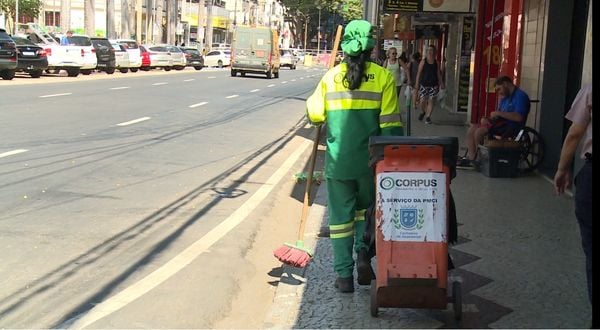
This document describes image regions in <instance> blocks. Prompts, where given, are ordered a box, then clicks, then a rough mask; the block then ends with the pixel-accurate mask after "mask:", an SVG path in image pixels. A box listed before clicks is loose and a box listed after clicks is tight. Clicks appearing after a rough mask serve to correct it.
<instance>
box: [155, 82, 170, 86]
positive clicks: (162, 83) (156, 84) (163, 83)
mask: <svg viewBox="0 0 600 330" xmlns="http://www.w3.org/2000/svg"><path fill="white" fill-rule="evenodd" d="M166 84H167V83H166V82H159V83H154V84H152V86H160V85H166Z"/></svg>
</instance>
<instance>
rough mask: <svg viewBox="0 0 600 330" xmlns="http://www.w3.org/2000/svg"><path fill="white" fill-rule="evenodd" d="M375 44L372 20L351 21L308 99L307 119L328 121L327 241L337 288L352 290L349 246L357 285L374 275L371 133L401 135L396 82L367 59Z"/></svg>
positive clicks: (366, 282)
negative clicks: (369, 226) (369, 221)
mask: <svg viewBox="0 0 600 330" xmlns="http://www.w3.org/2000/svg"><path fill="white" fill-rule="evenodd" d="M374 46H375V40H374V39H373V37H372V31H371V24H370V23H369V22H367V21H364V20H354V21H351V22H350V23H348V25H347V26H346V28H345V29H344V36H343V39H342V42H341V47H342V50H343V51H344V55H345V59H344V61H343V62H342V63H340V64H339V65H337V66H335V67H333V68H332V69H330V70H329V71H327V73H325V75H324V76H323V78H322V79H321V81H320V82H319V84H318V85H317V88H316V89H315V91H314V93H313V94H312V95H311V96H310V97H309V99H308V100H307V101H306V106H307V114H308V118H309V120H310V121H311V122H312V123H313V124H315V125H320V124H323V123H327V125H326V127H327V152H326V158H325V176H326V179H327V193H328V199H329V203H328V211H329V230H330V239H331V244H332V246H333V255H334V270H335V272H336V273H337V276H338V277H337V279H336V281H335V284H334V285H335V287H336V288H337V289H338V290H339V291H341V292H353V291H354V276H353V274H354V258H353V253H352V252H353V248H354V251H355V252H356V254H357V273H358V284H360V285H368V284H370V283H371V280H372V279H374V278H375V274H374V272H373V269H372V268H371V261H370V258H369V256H368V255H367V248H368V246H367V244H366V243H365V242H364V240H363V234H364V231H365V227H366V224H365V211H366V209H367V208H368V207H369V206H370V205H371V204H372V203H373V202H374V200H375V187H374V182H375V181H374V178H373V172H372V170H371V168H370V167H369V151H368V143H369V137H371V136H377V135H403V128H402V122H401V117H400V112H399V110H398V98H397V95H396V82H395V81H394V77H393V75H392V74H391V73H390V72H389V71H388V70H386V69H385V68H383V67H381V66H379V65H377V64H375V63H373V62H371V60H370V57H371V50H372V49H373V47H374Z"/></svg>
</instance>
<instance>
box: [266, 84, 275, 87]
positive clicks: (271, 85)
mask: <svg viewBox="0 0 600 330" xmlns="http://www.w3.org/2000/svg"><path fill="white" fill-rule="evenodd" d="M274 86H275V84H270V85H269V86H267V87H274Z"/></svg>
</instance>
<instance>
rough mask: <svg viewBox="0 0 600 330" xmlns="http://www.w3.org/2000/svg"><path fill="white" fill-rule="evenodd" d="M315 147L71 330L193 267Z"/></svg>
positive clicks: (288, 162)
mask: <svg viewBox="0 0 600 330" xmlns="http://www.w3.org/2000/svg"><path fill="white" fill-rule="evenodd" d="M311 144H312V142H311V141H309V140H306V141H304V142H303V143H302V144H301V145H300V147H299V148H298V149H296V150H295V151H294V152H293V153H292V154H291V155H290V157H288V159H286V160H285V162H283V164H282V165H281V167H279V168H278V169H277V170H276V171H275V173H273V175H271V177H270V178H269V179H268V180H267V181H266V182H265V184H264V185H262V186H261V187H260V188H258V190H257V191H256V192H255V193H254V195H252V196H251V197H250V198H248V200H247V201H246V202H245V203H244V204H243V205H241V207H240V208H238V209H237V210H236V211H235V212H233V213H232V214H231V215H230V216H229V217H228V218H227V219H225V220H224V221H222V222H221V223H220V224H218V225H217V226H216V227H214V228H213V229H212V230H211V231H209V232H208V233H207V234H206V235H204V236H202V237H201V238H200V239H199V240H197V241H196V242H194V243H193V244H192V245H190V246H189V247H188V248H186V249H185V250H183V251H182V252H181V253H179V254H178V255H176V256H175V257H174V258H173V259H171V260H169V261H168V262H167V263H166V264H164V265H163V266H161V267H160V268H158V269H157V270H155V271H153V272H152V273H150V274H149V275H147V276H146V277H144V278H143V279H141V280H139V281H138V282H136V283H134V284H132V285H131V286H129V287H127V288H125V289H124V290H123V291H121V292H119V293H117V294H115V295H114V296H112V297H110V298H108V299H106V300H105V301H103V302H100V303H99V304H97V305H95V306H94V307H93V308H92V309H91V310H90V311H89V312H87V313H86V314H84V315H83V316H82V317H81V318H79V319H78V320H76V321H75V322H74V323H73V325H72V326H71V327H70V328H72V329H82V328H85V327H87V326H89V325H91V324H93V323H94V322H96V321H98V320H100V319H102V318H103V317H105V316H107V315H110V314H112V313H114V312H116V311H118V310H119V309H121V308H123V307H125V306H127V305H128V304H129V303H131V302H133V301H135V300H136V299H138V298H139V297H141V296H143V295H144V294H146V293H147V292H149V291H150V290H152V289H154V288H156V287H157V286H159V285H160V284H162V283H163V282H164V281H166V280H167V279H169V278H170V277H171V276H173V275H175V274H177V273H178V272H179V271H180V270H182V269H183V268H184V267H186V266H187V265H189V264H190V263H191V262H192V261H194V259H196V258H197V257H198V256H199V255H201V254H202V253H204V252H206V251H207V250H208V249H209V248H210V247H211V246H212V245H213V244H215V243H216V242H218V241H219V240H220V239H221V238H223V237H224V236H225V235H227V234H228V233H229V232H230V231H231V230H232V229H234V228H235V227H237V226H238V225H239V224H240V223H242V222H243V221H244V220H245V219H246V217H247V216H248V215H249V214H251V213H252V211H254V209H255V208H256V207H257V206H259V205H261V203H262V202H263V200H264V199H265V198H267V196H268V195H269V194H270V193H271V191H272V190H273V188H275V186H276V185H277V184H278V183H279V182H280V181H281V180H282V179H283V178H284V177H285V176H286V174H287V173H288V172H289V171H290V169H291V168H292V166H293V165H294V164H295V163H296V161H298V159H299V158H300V156H301V155H302V154H303V153H304V151H305V150H306V149H308V147H309V146H310V145H311Z"/></svg>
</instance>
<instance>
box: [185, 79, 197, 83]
mask: <svg viewBox="0 0 600 330" xmlns="http://www.w3.org/2000/svg"><path fill="white" fill-rule="evenodd" d="M194 80H196V79H194V78H192V79H186V80H184V81H185V82H188V81H194Z"/></svg>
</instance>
